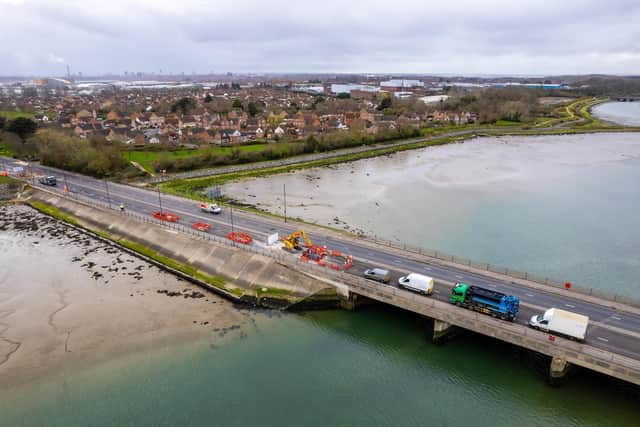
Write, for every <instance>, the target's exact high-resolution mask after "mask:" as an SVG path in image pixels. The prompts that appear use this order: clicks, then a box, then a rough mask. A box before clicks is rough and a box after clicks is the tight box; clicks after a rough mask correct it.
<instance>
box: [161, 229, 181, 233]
mask: <svg viewBox="0 0 640 427" xmlns="http://www.w3.org/2000/svg"><path fill="white" fill-rule="evenodd" d="M163 230H164V231H166V232H167V233H171V234H178V231H177V230H167V229H166V228H163Z"/></svg>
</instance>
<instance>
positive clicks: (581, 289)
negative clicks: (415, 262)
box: [369, 239, 640, 307]
mask: <svg viewBox="0 0 640 427" xmlns="http://www.w3.org/2000/svg"><path fill="white" fill-rule="evenodd" d="M369 240H372V241H373V242H374V243H376V244H379V245H382V246H387V247H390V248H394V249H400V250H403V251H406V252H409V253H414V254H417V255H423V256H427V257H431V258H435V259H438V260H441V261H446V262H451V263H455V264H459V265H461V266H467V267H471V268H474V269H478V270H484V271H489V272H492V273H497V274H501V275H505V276H509V277H513V278H515V279H521V280H527V281H531V282H535V283H538V284H541V285H546V286H550V287H553V288H556V289H562V290H565V291H567V293H578V294H582V295H589V296H594V297H597V298H601V299H605V300H608V301H614V302H619V303H622V304H627V305H631V306H634V307H640V299H637V298H633V297H631V296H629V295H620V294H616V293H612V292H607V291H604V290H602V289H596V288H592V287H589V286H584V285H580V284H578V285H576V284H574V283H573V282H571V285H570V288H568V289H567V287H566V282H561V281H559V280H557V279H551V278H549V277H544V276H541V275H536V274H531V273H527V272H524V271H519V270H516V269H513V268H506V267H501V266H497V265H494V264H490V263H483V262H478V261H473V260H470V259H468V258H462V257H457V256H454V255H449V254H447V253H446V252H443V251H436V250H433V249H425V248H420V247H417V246H412V245H408V244H404V243H399V242H392V241H390V240H382V239H369Z"/></svg>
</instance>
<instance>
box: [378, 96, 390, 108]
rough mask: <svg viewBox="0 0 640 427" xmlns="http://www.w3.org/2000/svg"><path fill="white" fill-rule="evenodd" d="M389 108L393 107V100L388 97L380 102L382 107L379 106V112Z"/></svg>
mask: <svg viewBox="0 0 640 427" xmlns="http://www.w3.org/2000/svg"><path fill="white" fill-rule="evenodd" d="M389 107H391V98H390V97H388V96H386V97H384V98H382V101H380V105H378V111H382V110H384V109H386V108H389Z"/></svg>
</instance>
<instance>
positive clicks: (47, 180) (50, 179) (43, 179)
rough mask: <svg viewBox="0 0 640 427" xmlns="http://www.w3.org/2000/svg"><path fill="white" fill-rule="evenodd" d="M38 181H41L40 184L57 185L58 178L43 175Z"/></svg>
mask: <svg viewBox="0 0 640 427" xmlns="http://www.w3.org/2000/svg"><path fill="white" fill-rule="evenodd" d="M38 181H39V182H40V184H43V185H51V186H54V185H57V184H58V180H57V179H56V177H55V176H42V177H40V179H38Z"/></svg>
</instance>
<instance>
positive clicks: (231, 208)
mask: <svg viewBox="0 0 640 427" xmlns="http://www.w3.org/2000/svg"><path fill="white" fill-rule="evenodd" d="M229 212H230V213H231V232H232V233H235V229H234V227H233V206H231V205H229Z"/></svg>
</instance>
